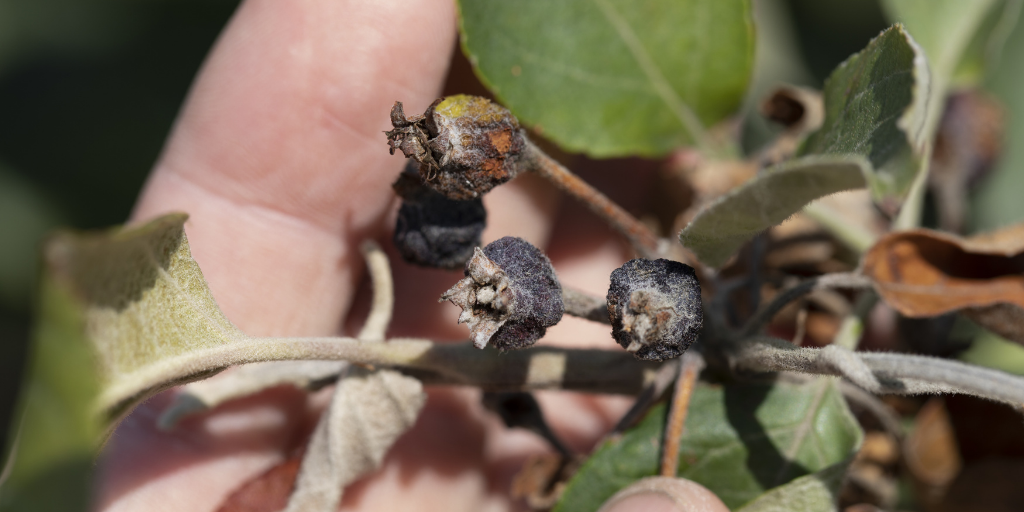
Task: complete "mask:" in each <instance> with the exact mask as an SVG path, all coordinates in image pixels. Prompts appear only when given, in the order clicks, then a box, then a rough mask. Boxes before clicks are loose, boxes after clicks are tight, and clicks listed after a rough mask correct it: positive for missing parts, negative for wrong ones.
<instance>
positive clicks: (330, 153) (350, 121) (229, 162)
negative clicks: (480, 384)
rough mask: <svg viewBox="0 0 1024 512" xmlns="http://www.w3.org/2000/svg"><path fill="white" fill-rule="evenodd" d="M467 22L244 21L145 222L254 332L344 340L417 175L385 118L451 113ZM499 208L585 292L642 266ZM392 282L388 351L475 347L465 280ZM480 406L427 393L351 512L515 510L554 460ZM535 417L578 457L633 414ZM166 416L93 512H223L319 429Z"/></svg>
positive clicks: (154, 178) (602, 401)
mask: <svg viewBox="0 0 1024 512" xmlns="http://www.w3.org/2000/svg"><path fill="white" fill-rule="evenodd" d="M455 21H456V19H455V12H454V6H453V5H452V4H451V3H450V1H449V0H436V1H435V0H415V1H401V0H387V1H369V2H360V1H338V2H325V1H317V0H295V1H291V2H280V1H275V0H248V1H246V2H244V3H243V4H242V5H241V6H240V8H239V10H238V12H237V13H236V14H235V16H234V18H233V19H232V21H231V22H230V24H229V25H228V27H227V28H226V29H225V31H224V33H223V34H222V36H221V38H220V40H219V41H218V43H217V45H216V47H215V49H214V50H213V52H212V53H211V55H210V57H209V59H208V61H207V62H206V64H205V65H204V67H203V70H202V72H201V74H200V76H199V78H198V79H197V81H196V83H195V85H194V87H193V90H192V91H191V94H190V96H189V99H188V102H187V104H186V105H185V107H184V109H183V111H182V113H181V116H180V118H179V119H178V122H177V123H176V125H175V128H174V131H173V133H172V135H171V137H170V139H169V141H168V143H167V146H166V148H165V150H164V153H163V155H162V156H161V158H160V160H159V162H158V163H157V165H156V167H155V169H154V171H153V174H152V175H151V177H150V180H149V182H148V183H147V185H146V188H145V190H144V192H143V194H142V196H141V198H140V199H139V203H138V206H137V208H136V211H135V212H134V214H133V219H134V220H145V219H149V218H151V217H153V216H155V215H158V214H161V213H165V212H169V211H186V212H188V213H190V215H191V217H190V220H189V221H188V223H187V224H186V231H187V233H188V236H189V241H190V245H191V248H192V253H193V256H194V257H195V259H196V260H197V262H198V263H199V265H200V266H201V267H202V269H203V272H204V275H205V277H206V279H207V281H208V283H209V286H210V288H211V290H212V293H213V295H214V297H215V298H216V299H217V302H218V303H219V304H220V307H221V309H222V310H223V311H224V313H225V315H227V317H228V318H229V319H230V320H232V321H233V322H234V323H235V324H236V325H238V326H239V327H240V328H241V329H242V330H243V331H245V332H248V333H250V334H253V335H264V336H270V335H289V336H316V335H332V334H337V333H338V332H339V331H340V330H342V329H343V325H344V322H345V319H346V318H347V317H348V314H349V312H350V310H351V309H352V306H353V303H354V302H357V298H358V297H359V296H360V294H359V293H357V292H358V291H359V283H360V279H361V276H362V272H363V262H362V259H361V257H360V256H359V251H358V247H359V243H360V242H361V241H362V240H363V239H366V238H375V237H376V238H384V237H386V236H387V234H388V232H389V221H391V220H392V219H393V210H394V200H393V194H392V192H391V190H390V187H389V185H390V183H391V182H392V181H393V180H394V178H395V177H396V175H397V174H398V172H399V171H400V169H401V168H402V166H403V165H404V159H402V158H400V157H398V156H394V157H392V156H389V155H388V152H387V151H386V145H385V143H384V138H383V135H382V132H383V131H384V130H385V129H388V128H390V124H389V118H388V112H389V110H390V107H391V105H392V103H393V102H394V101H395V100H401V101H403V102H404V103H405V104H406V106H407V110H408V111H410V112H418V111H422V109H424V108H425V107H426V106H427V105H428V104H429V103H430V102H431V101H432V100H433V99H435V98H436V97H437V96H438V95H439V94H440V92H441V91H440V90H441V84H442V82H443V80H444V77H445V73H446V70H447V66H448V63H449V59H450V56H451V53H452V51H453V49H454V44H455V41H456V38H455ZM485 203H486V205H487V208H488V213H489V219H488V224H489V226H488V230H487V231H486V232H485V234H484V239H485V240H484V242H485V243H486V242H488V241H490V240H494V239H496V238H499V237H501V236H505V235H515V236H520V237H523V238H525V239H527V240H529V241H531V242H532V243H534V244H535V245H538V246H541V247H545V246H546V247H547V250H548V254H549V255H550V256H551V258H552V260H553V262H554V264H555V267H556V269H558V271H559V274H560V276H561V279H562V280H563V282H565V283H568V284H570V285H573V286H576V287H578V288H581V289H584V290H588V291H591V292H594V293H597V294H603V293H604V290H605V289H606V288H607V282H608V275H609V273H610V272H611V270H612V269H614V268H616V267H618V266H619V265H620V264H621V263H622V262H623V261H624V260H625V259H626V258H627V257H628V253H627V252H626V251H625V249H624V247H623V246H622V245H621V244H620V243H619V242H618V241H617V240H616V239H615V238H614V237H613V236H612V235H611V233H610V232H609V231H608V230H607V229H606V228H605V227H603V226H601V225H600V224H599V223H598V222H597V221H596V220H594V219H592V218H589V217H586V216H581V217H573V218H571V219H568V221H567V222H568V223H569V224H571V226H572V229H565V230H558V228H557V225H556V223H555V214H556V212H557V211H558V209H559V199H558V196H557V194H556V193H555V192H554V191H553V190H552V189H551V188H550V187H547V186H546V185H545V184H543V183H538V182H537V181H536V178H533V177H531V176H524V177H521V178H519V179H517V180H515V181H514V182H512V183H510V184H508V185H505V186H502V187H499V188H498V189H496V190H495V191H494V192H492V193H491V194H489V195H488V196H487V197H486V198H485ZM574 211H578V210H574ZM558 225H566V224H558ZM553 230H555V231H557V233H555V235H556V236H552V233H553ZM563 231H564V232H563ZM549 239H550V240H551V242H552V243H550V244H549V243H548V241H549ZM392 262H393V265H394V267H395V281H396V295H397V299H398V301H397V304H396V316H395V321H394V323H393V325H392V327H391V329H390V334H391V335H396V336H417V337H430V338H435V339H464V338H465V336H466V333H465V330H464V328H463V327H462V326H458V325H456V322H455V319H456V318H457V316H458V309H457V308H454V307H451V306H450V305H447V304H437V302H436V301H437V297H438V296H439V295H440V293H441V292H443V291H444V290H445V289H447V288H448V287H449V286H450V285H451V284H452V283H453V282H454V281H455V280H457V278H458V277H460V276H459V275H458V274H454V273H450V272H442V271H436V270H424V269H419V268H413V267H410V266H407V265H405V264H403V263H401V262H400V260H399V259H397V258H393V260H392ZM361 295H363V296H365V295H366V293H365V290H364V291H363V293H362V294H361ZM356 309H357V310H358V309H359V308H358V307H357V308H356ZM352 316H353V318H356V321H357V322H358V321H359V318H361V317H359V315H358V314H353V315H352ZM546 340H558V341H559V342H561V343H562V344H576V345H602V344H603V345H608V346H609V347H611V346H612V344H613V342H612V340H611V338H610V336H609V333H608V332H607V328H606V327H604V326H599V325H590V324H587V323H585V322H583V321H580V320H577V319H569V318H567V319H566V320H564V321H563V323H562V324H560V325H559V326H556V327H555V328H552V329H550V330H549V334H548V336H547V337H546ZM551 342H553V341H543V343H551ZM479 398H480V397H479V392H478V391H475V390H470V389H453V388H444V389H434V390H431V391H430V393H429V398H428V402H427V405H426V407H425V408H424V410H423V412H422V415H421V417H420V418H419V420H418V422H417V424H416V426H415V427H414V428H413V429H412V430H411V431H409V432H408V433H407V434H406V435H405V436H403V437H402V438H401V439H400V440H399V442H398V443H397V444H396V445H395V447H394V448H393V449H392V451H391V453H390V454H389V456H388V458H387V459H386V461H385V463H384V466H383V467H382V468H381V470H380V471H378V472H377V473H375V474H374V475H371V476H369V477H367V478H365V479H363V480H362V481H360V482H358V483H357V484H355V485H353V486H350V487H349V488H347V489H346V491H345V497H344V502H343V508H345V509H352V510H411V509H414V510H434V509H436V510H446V511H448V510H481V509H484V508H487V509H495V510H504V509H508V508H511V507H514V504H513V503H512V502H510V501H509V499H508V497H507V496H508V484H509V481H510V480H511V477H512V475H513V474H514V473H515V472H516V471H517V470H518V469H519V467H520V465H521V463H522V461H523V460H524V459H525V457H527V456H528V455H529V454H531V453H539V452H543V451H547V450H549V448H548V447H547V446H545V444H544V442H543V441H541V440H540V439H538V438H536V437H535V436H533V435H532V434H529V433H526V432H520V431H509V430H507V429H505V428H504V426H503V425H501V423H500V420H498V419H497V418H495V417H493V416H492V415H490V414H489V413H487V412H485V411H484V410H483V409H482V407H481V406H480V405H479V403H480V399H479ZM538 398H539V400H540V402H541V405H542V407H544V408H545V411H546V412H547V418H548V420H549V421H550V423H551V425H552V428H553V429H554V430H555V431H556V432H557V433H558V434H559V435H560V436H561V437H562V438H563V439H564V440H565V441H566V443H567V444H568V445H569V446H570V447H571V448H572V449H574V450H577V451H581V452H585V451H588V450H590V449H591V447H592V445H593V443H594V442H595V441H596V440H597V439H599V438H600V437H601V436H602V435H603V434H604V432H606V431H607V430H608V429H609V428H610V427H611V426H612V424H613V423H614V422H615V420H616V419H617V418H618V415H619V414H621V412H623V411H624V410H625V408H626V407H627V406H628V404H629V402H630V401H629V399H627V398H625V397H602V398H597V397H590V396H582V395H578V394H570V393H554V392H552V393H540V394H539V397H538ZM167 402H168V396H167V394H166V393H165V394H164V395H160V396H158V397H156V398H154V399H152V400H150V401H149V402H148V403H146V404H144V405H143V406H141V407H140V408H139V409H137V410H136V411H135V412H134V413H133V414H132V415H131V416H129V417H128V418H127V419H126V420H125V421H124V422H123V423H122V424H121V426H120V427H119V428H118V430H117V431H116V433H115V434H114V436H113V438H112V439H111V441H110V443H109V445H108V446H107V447H106V449H105V451H104V453H103V455H102V456H101V461H100V481H99V487H98V491H97V508H98V509H100V510H107V511H114V510H143V509H144V510H147V511H160V510H189V511H212V510H215V509H216V508H217V507H218V505H219V504H220V503H221V502H222V500H223V499H224V498H225V497H226V496H227V495H228V494H229V493H230V492H231V491H232V490H234V489H235V488H237V487H238V486H239V485H241V484H242V483H244V482H245V481H247V480H249V479H251V478H253V477H254V476H256V475H258V474H260V473H261V472H262V471H264V470H266V469H267V468H269V467H271V466H273V465H274V464H276V463H279V462H280V461H281V460H283V459H284V458H285V457H286V456H287V455H288V454H289V453H291V452H293V451H294V450H295V449H296V448H297V447H299V446H301V445H302V444H303V443H304V442H305V439H306V437H307V436H308V434H309V432H310V431H311V429H312V425H313V424H314V423H315V420H316V414H317V413H318V411H319V409H318V408H317V406H316V401H315V400H312V401H310V400H308V399H307V397H306V395H305V393H303V392H300V391H297V390H294V389H284V388H278V389H274V390H269V391H267V392H264V393H261V394H259V395H256V396H253V397H250V398H246V399H243V400H238V401H235V402H233V403H230V404H226V405H225V406H223V407H220V408H218V409H217V410H215V411H212V412H210V413H209V414H206V415H203V416H200V417H197V418H193V419H190V420H186V421H184V422H183V423H182V424H181V425H180V426H179V427H178V428H177V429H176V430H174V431H173V432H161V431H159V430H158V429H157V428H156V426H155V419H156V416H157V415H158V414H159V412H160V410H161V408H162V407H163V406H164V405H166V404H167ZM630 506H633V505H630ZM662 506H664V507H669V508H665V510H670V509H671V507H670V505H666V502H663V503H662ZM648 510H653V509H648Z"/></svg>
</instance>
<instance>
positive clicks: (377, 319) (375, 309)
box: [358, 240, 395, 341]
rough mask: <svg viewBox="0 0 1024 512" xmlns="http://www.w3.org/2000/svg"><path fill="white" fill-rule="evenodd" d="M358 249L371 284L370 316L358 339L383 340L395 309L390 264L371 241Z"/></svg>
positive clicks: (375, 243) (365, 242) (377, 246)
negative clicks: (368, 273) (364, 259)
mask: <svg viewBox="0 0 1024 512" xmlns="http://www.w3.org/2000/svg"><path fill="white" fill-rule="evenodd" d="M359 249H360V250H361V251H362V253H363V257H364V258H366V267H367V270H369V272H370V281H372V282H373V302H372V303H371V305H370V314H369V315H368V316H367V317H366V322H365V323H364V324H363V328H362V330H360V331H359V336H358V338H359V339H361V340H367V341H370V340H376V341H381V340H383V339H384V334H385V333H386V331H387V329H388V324H390V323H391V315H392V312H393V311H394V309H395V290H394V288H395V287H394V279H393V278H392V277H391V264H390V263H389V262H388V256H387V254H384V250H383V249H381V248H380V245H378V244H377V242H374V241H373V240H365V241H363V243H362V245H360V247H359Z"/></svg>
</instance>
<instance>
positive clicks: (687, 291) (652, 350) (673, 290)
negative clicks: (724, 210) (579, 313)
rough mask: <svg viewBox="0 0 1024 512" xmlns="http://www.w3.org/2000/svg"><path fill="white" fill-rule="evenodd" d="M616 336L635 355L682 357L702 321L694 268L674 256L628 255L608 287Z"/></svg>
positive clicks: (666, 357) (695, 336)
mask: <svg viewBox="0 0 1024 512" xmlns="http://www.w3.org/2000/svg"><path fill="white" fill-rule="evenodd" d="M608 314H609V316H611V320H612V336H613V337H614V338H615V341H617V342H619V345H622V347H623V348H625V349H626V350H628V351H630V352H632V353H633V355H634V356H635V357H636V358H637V359H644V360H650V361H663V360H665V359H671V358H673V357H679V356H680V355H682V354H683V352H684V351H685V350H686V349H687V348H688V347H689V346H690V344H691V343H693V342H694V341H695V340H696V339H697V335H698V334H700V329H701V327H702V325H703V321H704V320H703V307H702V306H701V300H700V282H699V281H697V276H696V274H695V273H694V271H693V268H692V267H690V266H689V265H684V264H682V263H679V262H677V261H672V260H664V259H659V260H653V261H651V260H645V259H635V260H629V261H627V262H626V264H625V265H622V266H621V267H619V268H617V269H615V270H614V271H613V272H612V276H611V287H609V288H608Z"/></svg>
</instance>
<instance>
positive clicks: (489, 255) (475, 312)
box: [441, 236, 565, 350]
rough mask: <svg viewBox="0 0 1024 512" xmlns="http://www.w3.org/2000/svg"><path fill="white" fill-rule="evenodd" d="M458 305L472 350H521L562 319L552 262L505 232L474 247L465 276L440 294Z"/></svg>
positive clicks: (520, 239) (558, 290)
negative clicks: (486, 243) (492, 346)
mask: <svg viewBox="0 0 1024 512" xmlns="http://www.w3.org/2000/svg"><path fill="white" fill-rule="evenodd" d="M441 300H449V301H451V302H452V304H455V305H456V306H459V307H460V308H462V315H460V316H459V323H465V324H467V325H468V326H469V332H470V337H471V338H472V340H473V343H474V344H475V345H476V346H477V348H484V347H485V346H487V345H488V344H490V345H494V346H495V347H497V348H498V349H499V350H514V349H519V348H525V347H528V346H530V345H533V344H534V343H536V342H537V340H539V339H540V338H541V337H542V336H544V333H545V332H546V331H547V328H548V327H551V326H552V325H555V324H557V323H558V321H559V320H561V319H562V314H563V313H564V312H565V305H564V303H563V302H562V286H561V285H560V284H559V283H558V278H557V277H556V276H555V269H554V268H553V267H552V266H551V261H550V260H548V257H547V256H545V255H544V253H543V252H541V251H540V249H537V248H536V247H534V246H533V245H530V243H529V242H527V241H525V240H523V239H522V238H516V237H511V236H506V237H504V238H502V239H499V240H495V241H494V242H491V243H490V244H488V245H487V246H486V247H484V248H483V249H482V250H481V249H479V248H477V249H476V251H475V252H474V254H473V258H472V259H470V261H469V263H468V264H467V265H466V277H465V278H464V279H462V280H461V281H459V282H458V283H456V284H455V286H453V287H452V288H451V289H449V290H448V291H447V292H445V293H444V295H442V296H441Z"/></svg>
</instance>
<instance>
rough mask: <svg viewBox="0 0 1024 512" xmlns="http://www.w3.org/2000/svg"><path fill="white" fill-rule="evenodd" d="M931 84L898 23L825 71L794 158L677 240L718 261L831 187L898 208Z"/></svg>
mask: <svg viewBox="0 0 1024 512" xmlns="http://www.w3.org/2000/svg"><path fill="white" fill-rule="evenodd" d="M929 81H930V79H929V72H928V66H927V64H926V62H925V58H924V55H923V54H922V53H921V51H920V49H919V48H918V47H917V45H916V44H915V43H914V42H913V40H912V39H911V38H910V36H909V35H908V34H907V33H906V32H905V31H904V30H903V28H902V27H901V26H899V25H896V26H894V27H892V28H889V29H887V30H886V31H884V32H882V34H881V35H879V36H878V37H876V38H875V39H873V40H872V41H871V42H870V43H868V45H867V47H866V48H864V50H862V51H861V52H859V53H857V54H855V55H853V56H852V57H850V58H849V59H847V60H846V61H845V62H843V63H842V64H840V65H839V67H837V68H836V70H835V71H833V72H832V75H831V76H829V78H828V80H827V81H826V82H825V90H824V102H825V120H824V122H823V124H822V126H821V128H820V129H818V130H817V131H816V132H814V133H812V134H811V135H810V136H808V138H807V140H806V141H805V142H804V144H803V145H802V147H801V148H800V151H799V153H798V157H797V158H795V159H793V160H790V161H788V162H783V163H781V164H777V165H775V166H773V167H771V168H769V169H767V170H765V171H764V172H762V173H760V174H759V175H758V176H757V177H755V178H754V179H752V180H750V181H749V182H747V183H746V184H744V185H742V186H741V187H740V188H738V189H737V190H735V191H733V192H732V193H730V194H728V195H726V196H724V197H723V198H722V199H720V200H718V201H716V202H714V203H712V204H711V205H709V206H708V207H707V208H705V209H704V210H703V211H701V213H699V214H698V215H697V217H695V218H694V220H693V221H692V222H691V223H690V225H689V226H687V227H686V229H684V230H683V232H682V233H680V235H679V239H680V242H681V243H682V244H683V245H684V246H685V247H687V248H688V249H690V250H692V251H693V252H694V253H695V254H696V255H697V257H698V258H700V260H701V261H702V262H703V263H705V264H708V265H710V266H713V267H717V266H721V265H722V264H724V263H725V262H726V261H727V260H728V258H729V257H730V256H731V255H732V254H734V253H735V252H736V250H738V249H739V248H740V246H742V245H743V244H744V243H745V242H746V241H747V240H749V239H750V238H752V237H753V236H755V235H757V234H758V233H760V232H762V231H764V230H765V229H768V228H770V227H772V226H774V225H776V224H778V223H780V222H782V221H783V220H785V219H786V218H788V217H789V216H790V215H792V214H794V213H796V212H798V211H800V209H801V208H803V207H804V206H805V205H806V204H807V203H809V202H811V201H813V200H815V199H818V198H820V197H823V196H826V195H829V194H833V193H835V192H839V191H842V190H849V189H852V188H859V187H863V186H865V184H866V185H867V186H868V188H869V189H870V190H871V191H872V194H873V197H874V199H875V201H876V202H878V203H880V204H882V205H883V207H886V208H887V209H888V210H890V211H891V210H894V209H898V206H899V204H900V202H901V201H902V199H903V197H904V196H905V195H906V194H907V192H908V191H909V189H910V186H911V184H912V183H913V182H914V178H915V177H916V176H917V173H918V171H919V170H920V169H921V162H922V151H923V150H922V147H923V145H922V143H921V140H922V138H923V137H924V129H925V121H926V115H927V108H926V103H927V101H928V96H927V95H928V91H929V89H928V88H929ZM855 168H857V172H859V173H860V174H861V177H857V176H856V174H855V173H854V172H853V171H854V169H855Z"/></svg>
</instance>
